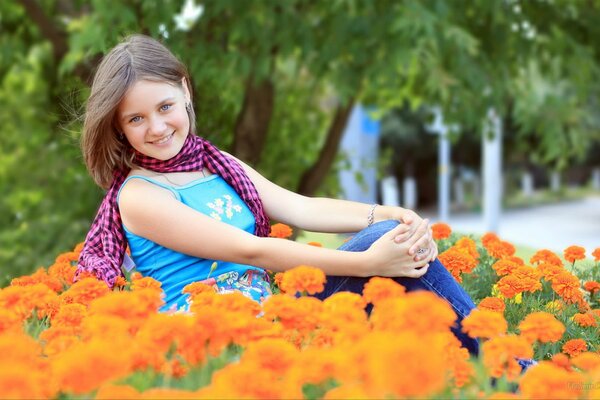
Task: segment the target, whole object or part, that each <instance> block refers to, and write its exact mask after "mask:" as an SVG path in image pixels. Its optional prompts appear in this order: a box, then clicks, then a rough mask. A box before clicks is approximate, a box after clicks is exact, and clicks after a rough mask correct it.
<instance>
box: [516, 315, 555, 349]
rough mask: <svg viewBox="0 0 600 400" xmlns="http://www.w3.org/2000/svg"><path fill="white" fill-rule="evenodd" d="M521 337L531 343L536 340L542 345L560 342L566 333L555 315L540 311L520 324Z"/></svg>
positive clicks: (528, 316)
mask: <svg viewBox="0 0 600 400" xmlns="http://www.w3.org/2000/svg"><path fill="white" fill-rule="evenodd" d="M519 331H520V332H521V336H522V337H524V338H525V339H527V341H528V342H529V343H533V342H535V341H536V340H537V341H539V342H541V343H549V342H551V343H554V342H558V341H559V340H560V338H562V336H563V334H564V333H565V326H564V325H563V324H562V323H561V322H560V321H559V320H557V319H556V318H555V317H554V315H552V314H550V313H547V312H543V311H538V312H533V313H531V314H529V315H527V316H526V317H525V319H523V321H521V323H520V324H519Z"/></svg>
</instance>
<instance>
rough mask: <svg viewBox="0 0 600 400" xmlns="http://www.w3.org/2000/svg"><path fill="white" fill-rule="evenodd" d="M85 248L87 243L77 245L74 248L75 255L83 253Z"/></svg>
mask: <svg viewBox="0 0 600 400" xmlns="http://www.w3.org/2000/svg"><path fill="white" fill-rule="evenodd" d="M83 246H85V242H80V243H77V244H76V245H75V247H74V248H73V252H74V253H81V251H82V250H83Z"/></svg>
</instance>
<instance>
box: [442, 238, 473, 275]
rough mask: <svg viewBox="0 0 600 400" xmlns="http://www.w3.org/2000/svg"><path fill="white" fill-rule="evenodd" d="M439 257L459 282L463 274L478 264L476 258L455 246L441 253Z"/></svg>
mask: <svg viewBox="0 0 600 400" xmlns="http://www.w3.org/2000/svg"><path fill="white" fill-rule="evenodd" d="M438 258H439V260H440V261H441V263H442V264H443V265H444V267H446V269H447V270H448V271H449V272H450V273H451V274H452V276H453V277H454V278H455V279H456V280H457V281H458V282H462V277H461V274H463V273H469V272H471V271H473V269H475V267H476V266H477V260H476V259H475V258H473V257H471V256H470V255H468V254H466V253H464V252H462V251H460V250H458V249H457V248H456V247H454V246H453V247H450V248H449V249H448V250H446V251H444V252H443V253H441V254H440V255H439V256H438Z"/></svg>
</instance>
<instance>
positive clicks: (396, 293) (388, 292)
mask: <svg viewBox="0 0 600 400" xmlns="http://www.w3.org/2000/svg"><path fill="white" fill-rule="evenodd" d="M405 293H406V289H405V288H404V286H402V285H401V284H399V283H398V282H396V281H395V280H393V279H391V278H383V277H380V276H374V277H372V278H371V279H369V281H368V282H367V283H366V284H365V287H364V289H363V293H362V295H363V298H364V299H365V301H366V302H367V303H372V304H379V303H381V301H383V300H386V299H392V298H396V297H401V296H403V295H404V294H405Z"/></svg>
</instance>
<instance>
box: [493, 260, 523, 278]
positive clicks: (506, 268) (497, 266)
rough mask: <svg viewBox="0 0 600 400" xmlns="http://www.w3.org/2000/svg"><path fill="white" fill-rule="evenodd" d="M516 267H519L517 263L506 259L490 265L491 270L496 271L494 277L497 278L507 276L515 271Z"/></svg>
mask: <svg viewBox="0 0 600 400" xmlns="http://www.w3.org/2000/svg"><path fill="white" fill-rule="evenodd" d="M517 267H519V265H518V264H517V263H515V262H514V261H511V260H509V259H507V258H503V259H501V260H498V261H496V262H495V263H494V265H492V268H493V269H494V271H496V275H498V276H504V275H508V274H510V273H512V272H513V271H514V270H515V269H517Z"/></svg>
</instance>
